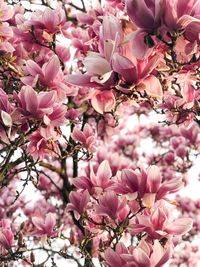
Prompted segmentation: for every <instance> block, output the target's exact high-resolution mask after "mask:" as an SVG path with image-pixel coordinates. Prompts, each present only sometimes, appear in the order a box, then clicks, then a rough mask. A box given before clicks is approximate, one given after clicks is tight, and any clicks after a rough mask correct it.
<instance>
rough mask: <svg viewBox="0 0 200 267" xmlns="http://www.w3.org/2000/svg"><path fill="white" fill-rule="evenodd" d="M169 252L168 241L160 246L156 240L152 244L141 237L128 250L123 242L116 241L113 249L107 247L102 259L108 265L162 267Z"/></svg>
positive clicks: (170, 250) (110, 266) (112, 266)
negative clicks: (136, 244) (135, 244)
mask: <svg viewBox="0 0 200 267" xmlns="http://www.w3.org/2000/svg"><path fill="white" fill-rule="evenodd" d="M171 253H172V246H171V244H170V243H169V242H168V243H167V244H166V245H165V247H162V245H161V244H160V242H159V241H157V240H155V241H154V244H153V245H152V244H150V243H147V242H146V241H145V240H144V239H142V240H141V241H140V242H139V244H138V246H137V247H136V248H132V247H130V248H129V250H128V249H127V248H126V247H125V246H124V245H123V243H118V244H117V246H116V249H115V251H114V250H113V249H111V248H108V249H107V250H106V251H105V253H104V259H105V261H106V264H108V266H109V267H115V266H119V267H129V266H134V267H162V266H163V264H165V263H166V262H167V261H168V260H169V259H170V257H171ZM116 264H117V265H116Z"/></svg>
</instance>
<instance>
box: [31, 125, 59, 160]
mask: <svg viewBox="0 0 200 267" xmlns="http://www.w3.org/2000/svg"><path fill="white" fill-rule="evenodd" d="M58 137H59V135H58V134H57V132H55V131H54V130H53V129H52V128H51V127H47V128H40V130H38V131H35V132H34V133H33V134H32V135H31V136H30V137H29V141H30V142H29V144H28V146H27V152H28V153H29V154H30V155H31V156H32V157H33V158H34V159H35V160H38V159H39V158H44V157H45V156H49V154H53V153H54V152H55V153H57V154H59V153H60V151H59V149H58V146H57V143H56V141H57V139H58Z"/></svg>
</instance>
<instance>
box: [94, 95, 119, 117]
mask: <svg viewBox="0 0 200 267" xmlns="http://www.w3.org/2000/svg"><path fill="white" fill-rule="evenodd" d="M90 98H91V103H92V106H93V108H94V109H95V110H96V111H97V112H99V113H100V114H103V113H105V112H110V111H112V110H113V109H114V108H115V105H116V99H115V95H114V93H113V92H112V91H108V90H95V91H94V92H93V93H92V94H91V95H90Z"/></svg>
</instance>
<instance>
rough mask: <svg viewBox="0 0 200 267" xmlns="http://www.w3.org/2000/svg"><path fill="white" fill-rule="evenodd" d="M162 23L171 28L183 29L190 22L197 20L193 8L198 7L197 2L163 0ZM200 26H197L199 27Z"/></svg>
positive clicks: (193, 0)
mask: <svg viewBox="0 0 200 267" xmlns="http://www.w3.org/2000/svg"><path fill="white" fill-rule="evenodd" d="M163 3H164V8H163V10H164V23H165V25H166V26H167V27H168V28H169V29H171V30H177V29H181V28H183V29H185V27H187V26H188V25H189V24H190V23H192V22H197V23H198V24H199V23H200V22H199V19H197V18H195V17H194V16H195V10H198V8H199V2H198V1H195V0H189V1H188V0H169V1H168V0H165V1H164V2H163ZM199 27H200V26H198V28H199Z"/></svg>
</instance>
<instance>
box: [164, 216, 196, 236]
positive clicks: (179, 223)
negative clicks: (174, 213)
mask: <svg viewBox="0 0 200 267" xmlns="http://www.w3.org/2000/svg"><path fill="white" fill-rule="evenodd" d="M192 225H193V220H192V219H190V218H182V219H177V220H175V221H173V222H172V223H169V224H167V225H166V226H165V231H166V232H167V233H169V234H172V235H184V234H186V233H187V232H189V231H190V230H191V229H192Z"/></svg>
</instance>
